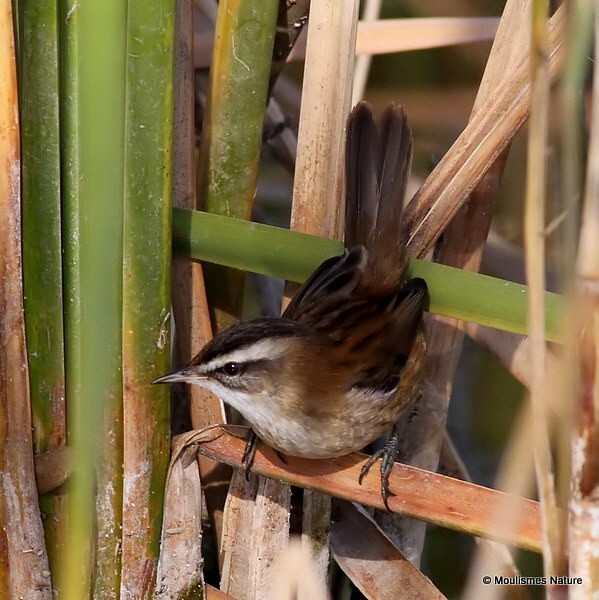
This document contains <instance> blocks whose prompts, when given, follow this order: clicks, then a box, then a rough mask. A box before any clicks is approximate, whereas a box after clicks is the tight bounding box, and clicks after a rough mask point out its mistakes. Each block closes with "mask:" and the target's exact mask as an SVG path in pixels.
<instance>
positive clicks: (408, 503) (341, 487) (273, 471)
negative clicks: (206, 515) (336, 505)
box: [172, 425, 541, 552]
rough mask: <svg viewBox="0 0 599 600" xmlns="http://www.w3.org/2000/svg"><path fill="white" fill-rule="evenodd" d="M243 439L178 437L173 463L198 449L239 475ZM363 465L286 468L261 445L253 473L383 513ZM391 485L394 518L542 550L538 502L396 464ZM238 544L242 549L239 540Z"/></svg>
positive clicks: (294, 461) (298, 463) (213, 430)
mask: <svg viewBox="0 0 599 600" xmlns="http://www.w3.org/2000/svg"><path fill="white" fill-rule="evenodd" d="M246 436H247V428H245V427H235V426H231V425H229V426H213V427H210V428H207V429H204V430H201V431H191V432H188V433H186V434H183V435H181V436H179V437H178V440H177V444H178V448H179V450H178V451H177V452H174V453H173V459H172V460H173V462H174V461H177V460H182V458H183V459H186V455H185V454H184V453H183V451H184V450H185V449H186V448H194V449H195V448H197V449H198V450H199V452H201V453H202V454H206V456H209V457H211V458H214V459H217V460H221V461H223V462H226V463H227V464H229V465H231V466H234V467H236V468H238V469H240V468H241V457H242V455H243V450H244V447H245V438H246ZM367 459H368V456H366V455H363V454H357V453H353V454H348V455H346V456H341V457H339V458H335V459H329V460H316V459H301V458H297V457H292V456H286V457H285V460H286V461H287V464H285V463H283V462H282V461H281V460H280V458H279V457H278V456H277V454H276V452H275V451H274V450H272V449H271V448H269V447H268V446H265V445H263V444H262V445H260V446H259V448H258V451H257V453H256V460H255V463H254V466H253V471H254V472H255V473H256V474H259V475H264V476H267V477H270V478H274V479H277V480H278V481H284V482H286V483H290V484H292V485H299V486H300V487H304V488H306V489H309V490H315V491H318V492H320V493H325V494H329V495H331V496H335V497H337V498H342V499H344V500H350V501H352V502H359V503H360V504H364V505H367V506H371V507H373V508H378V509H383V508H384V504H383V500H382V498H381V491H380V478H379V476H378V474H377V473H372V474H370V475H369V476H367V477H366V478H365V480H364V481H363V483H362V485H361V486H360V485H358V483H357V481H358V476H359V473H360V470H361V468H362V466H363V465H364V463H365V462H366V460H367ZM390 484H391V485H390V487H391V490H392V491H393V492H394V493H395V495H394V496H392V497H391V498H389V506H390V508H391V510H392V511H393V512H394V513H397V514H401V515H404V516H409V517H413V518H415V519H420V520H423V521H426V522H428V523H433V524H436V525H440V526H442V527H448V528H451V529H456V530H459V531H463V532H466V533H470V534H472V535H478V536H481V537H486V538H490V539H496V540H500V541H505V542H506V543H510V544H513V545H516V546H519V547H522V548H526V549H529V550H532V551H535V552H539V551H540V549H541V529H540V519H539V513H538V503H537V502H534V501H532V500H528V499H526V498H520V497H516V496H512V495H509V494H505V493H502V492H498V491H496V490H493V489H489V488H485V487H482V486H479V485H474V484H471V483H468V482H464V481H460V480H457V479H453V478H451V477H445V476H443V475H439V474H436V473H432V472H429V471H424V470H423V469H418V468H416V467H411V466H408V465H402V464H399V463H397V464H396V465H395V466H394V467H393V471H392V473H391V477H390ZM504 503H505V504H509V505H510V507H511V510H512V511H513V514H514V515H517V517H516V518H517V520H518V526H517V528H516V529H515V530H514V531H506V528H505V525H504V524H503V523H497V522H496V521H495V519H494V515H495V512H496V510H497V509H498V507H500V506H503V505H504ZM239 541H240V542H241V543H243V540H239Z"/></svg>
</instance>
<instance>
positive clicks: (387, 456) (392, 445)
mask: <svg viewBox="0 0 599 600" xmlns="http://www.w3.org/2000/svg"><path fill="white" fill-rule="evenodd" d="M398 454H399V436H398V435H397V434H396V433H394V434H393V435H392V436H391V437H390V438H389V439H388V440H387V443H386V444H385V445H384V446H383V447H382V448H381V449H380V450H377V451H376V452H375V453H374V454H373V455H372V456H371V457H370V458H369V459H368V460H367V461H366V463H365V464H364V466H363V467H362V470H361V471H360V477H359V478H358V483H359V484H360V485H362V480H363V479H364V477H366V475H367V474H368V471H370V467H372V465H373V464H374V463H375V462H376V461H377V460H378V459H379V458H381V457H382V459H383V460H382V462H381V497H382V498H383V503H384V504H385V508H386V509H387V510H389V511H390V510H391V509H390V508H389V501H388V499H389V498H390V497H392V496H395V494H394V493H393V492H392V491H391V490H390V489H389V475H390V474H391V470H392V469H393V464H394V463H395V461H396V460H397V456H398Z"/></svg>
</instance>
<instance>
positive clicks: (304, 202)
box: [291, 0, 358, 237]
mask: <svg viewBox="0 0 599 600" xmlns="http://www.w3.org/2000/svg"><path fill="white" fill-rule="evenodd" d="M357 9H358V3H357V2H356V1H355V0H343V1H338V0H337V1H335V0H323V1H321V2H318V3H314V5H313V6H312V8H311V11H310V22H311V24H312V26H311V27H309V31H308V47H307V53H306V67H305V72H304V84H303V91H302V104H301V112H300V124H299V132H298V149H297V160H296V165H295V180H294V187H293V206H294V208H293V210H292V215H291V227H292V229H295V230H297V231H303V232H306V233H312V234H317V235H322V236H325V237H339V234H340V233H341V221H340V214H339V206H341V203H342V198H343V165H344V162H343V161H344V153H343V150H344V147H345V146H344V145H345V121H346V118H347V115H348V114H349V109H350V102H351V90H350V89H349V87H350V86H351V81H352V72H353V58H354V48H355V43H356V28H357Z"/></svg>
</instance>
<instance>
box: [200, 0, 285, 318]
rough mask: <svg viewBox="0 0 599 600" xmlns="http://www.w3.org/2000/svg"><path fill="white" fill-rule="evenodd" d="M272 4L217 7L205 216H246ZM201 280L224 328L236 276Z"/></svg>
mask: <svg viewBox="0 0 599 600" xmlns="http://www.w3.org/2000/svg"><path fill="white" fill-rule="evenodd" d="M278 6H279V3H278V2H277V0H266V1H265V0H243V1H241V0H223V1H222V2H220V3H219V8H218V18H217V23H216V36H215V41H214V52H213V56H212V66H211V69H210V93H209V98H208V105H207V107H206V114H205V120H204V124H203V127H202V140H201V146H200V157H199V163H198V200H199V202H200V204H201V206H202V208H204V209H205V210H207V211H208V212H213V213H216V214H219V215H225V216H229V217H237V218H241V219H249V218H250V216H251V213H252V207H253V200H254V194H255V191H256V181H257V178H258V164H259V160H260V150H261V147H262V125H263V121H264V112H265V109H266V100H267V93H268V82H269V76H270V66H271V59H272V51H273V43H274V33H275V24H276V19H277V9H278ZM205 275H206V280H207V292H208V298H209V302H210V305H211V309H212V310H214V307H215V306H218V308H219V311H218V312H216V313H215V319H216V322H217V324H218V326H219V327H224V326H226V325H228V324H229V323H230V322H231V321H232V320H233V319H234V318H235V316H237V315H238V313H239V310H240V301H241V297H242V291H243V274H241V273H238V272H236V271H230V270H225V269H222V268H221V269H218V268H215V267H213V266H212V265H209V266H207V268H206V269H205ZM213 321H214V319H213Z"/></svg>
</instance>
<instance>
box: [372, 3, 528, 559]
mask: <svg viewBox="0 0 599 600" xmlns="http://www.w3.org/2000/svg"><path fill="white" fill-rule="evenodd" d="M527 11H528V8H527V5H526V3H525V2H523V1H522V0H512V1H510V2H508V3H507V5H506V7H505V10H504V14H503V16H502V18H501V22H500V25H499V29H498V32H497V37H496V40H495V42H494V44H493V48H492V50H491V53H490V55H489V60H488V62H487V67H486V69H485V73H484V75H483V78H482V82H481V86H480V88H479V91H478V94H477V97H476V100H475V104H474V107H473V111H472V115H471V119H470V123H469V125H468V127H466V129H465V131H464V134H465V133H466V132H468V131H469V129H470V128H471V127H472V126H473V124H474V123H476V122H478V121H480V119H481V115H483V114H484V112H485V110H486V108H485V107H486V106H487V104H488V102H489V101H492V100H493V99H494V98H495V97H496V94H499V93H500V92H498V91H497V90H501V89H503V88H504V86H505V83H506V80H507V79H508V78H509V74H511V73H512V72H513V70H514V67H515V66H516V65H518V63H519V62H521V61H522V57H523V56H526V55H527V52H528V26H527V20H526V15H527ZM514 92H515V93H517V92H518V90H514ZM489 126H491V123H489ZM464 134H462V135H464ZM459 139H462V136H460V138H459ZM459 139H458V141H457V142H456V143H455V144H454V146H453V147H454V148H456V149H457V154H458V155H459V154H461V155H462V157H463V158H467V156H466V155H465V154H463V153H462V150H461V148H460V147H459V145H458V144H459ZM464 143H469V138H465V139H464ZM450 153H451V150H450ZM444 160H445V159H443V160H442V161H441V163H440V164H439V167H440V166H441V164H442V163H443V161H444ZM504 163H505V155H504V156H503V157H502V159H501V160H500V161H497V162H496V163H495V164H494V165H493V166H492V168H491V169H490V170H489V171H488V173H487V174H486V175H484V177H482V173H481V174H480V177H479V176H478V174H476V173H474V172H471V175H476V176H477V177H478V179H480V184H479V185H478V186H477V187H475V188H474V189H472V190H471V191H472V193H471V195H470V196H469V197H465V198H464V206H463V208H461V210H458V208H459V206H458V208H456V207H455V206H454V207H452V206H451V203H452V202H454V201H455V199H453V198H452V197H451V196H447V197H446V198H445V202H446V208H449V209H451V210H452V211H453V214H455V218H454V220H453V222H451V223H449V220H448V221H447V222H446V223H443V224H442V223H441V220H440V218H439V220H438V221H437V226H438V227H441V226H443V227H445V226H447V224H448V223H449V226H448V227H447V229H446V231H445V233H444V236H443V242H442V244H441V245H440V248H439V252H438V261H439V262H441V263H444V264H448V265H451V266H454V267H459V268H463V269H468V270H472V271H478V269H479V267H480V262H481V257H482V251H483V248H484V245H485V241H486V238H487V234H488V231H489V227H490V222H491V215H492V206H493V202H494V199H495V194H496V191H497V187H498V185H499V180H500V178H501V174H502V172H503V166H504ZM437 171H438V169H436V170H435V171H434V172H433V173H432V174H431V176H430V177H429V179H428V180H427V181H426V182H425V184H424V185H423V186H422V188H421V189H420V191H419V192H418V193H417V194H416V197H415V198H414V200H412V202H411V203H410V206H409V207H408V212H409V210H410V207H414V205H415V203H416V202H419V201H422V200H423V198H427V191H426V190H427V189H429V190H430V189H431V188H432V189H438V186H436V185H435V182H434V179H435V173H436V172H437ZM442 171H443V170H441V172H442ZM459 171H460V168H458V169H457V172H458V173H459ZM481 177H482V179H481ZM431 179H432V180H433V181H432V182H431ZM427 186H428V187H427ZM423 190H424V191H423ZM464 191H465V190H464ZM418 198H419V200H417V199H418ZM466 200H467V202H466ZM437 206H438V205H437V204H435V203H433V204H432V210H434V209H435V207H437ZM421 212H422V211H421V207H420V205H419V204H416V205H415V209H414V210H413V214H420V213H421ZM438 216H439V217H440V215H438ZM406 218H407V219H408V220H409V218H410V217H409V215H407V216H406ZM445 218H447V219H450V216H449V215H446V216H445ZM416 222H417V221H416ZM424 229H425V230H426V232H428V229H427V226H425V227H424ZM426 232H423V234H424V235H425V236H426V235H427V233H426ZM429 240H430V242H432V241H433V239H432V238H430V237H429ZM412 251H417V245H416V246H413V247H412ZM420 252H424V248H422V249H421V250H420ZM462 340H463V333H462V330H461V326H460V324H459V322H458V321H456V320H455V319H447V318H443V317H434V318H431V320H430V328H429V341H428V347H429V364H430V369H429V372H428V373H427V387H426V388H425V390H424V393H423V398H422V400H421V402H420V405H419V410H418V420H417V426H414V425H413V423H412V424H411V426H410V427H409V428H407V430H406V431H405V433H404V435H405V438H406V440H407V441H406V444H405V445H406V448H408V451H412V449H417V450H416V451H415V454H414V455H413V456H410V457H409V459H408V458H404V461H406V462H408V461H409V462H410V463H411V464H415V465H417V466H419V467H422V468H425V469H428V470H431V471H434V470H435V469H436V467H437V462H438V457H439V451H440V445H441V441H442V438H441V436H440V435H437V433H438V432H439V431H443V428H444V424H445V419H446V415H447V410H448V405H449V398H450V395H451V389H452V384H453V378H454V375H455V370H456V368H457V363H458V359H459V355H460V351H461V348H462ZM427 392H428V393H427ZM378 520H379V521H380V522H381V524H383V523H384V529H385V530H386V531H388V532H389V535H391V536H392V539H394V540H396V542H398V543H401V544H402V546H401V548H402V550H403V551H404V552H406V553H407V555H408V556H409V557H410V558H411V559H413V560H415V561H416V562H418V561H419V559H420V553H421V552H422V547H423V544H424V535H425V528H424V527H423V525H422V524H420V523H414V522H410V521H400V522H394V521H393V520H392V519H391V518H389V516H387V515H381V516H380V518H378ZM503 556H505V554H503ZM505 568H506V569H509V568H511V567H510V566H509V565H506V566H505Z"/></svg>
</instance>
